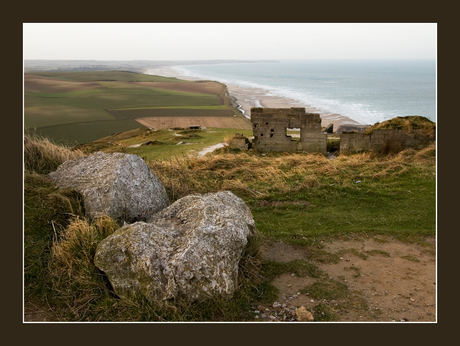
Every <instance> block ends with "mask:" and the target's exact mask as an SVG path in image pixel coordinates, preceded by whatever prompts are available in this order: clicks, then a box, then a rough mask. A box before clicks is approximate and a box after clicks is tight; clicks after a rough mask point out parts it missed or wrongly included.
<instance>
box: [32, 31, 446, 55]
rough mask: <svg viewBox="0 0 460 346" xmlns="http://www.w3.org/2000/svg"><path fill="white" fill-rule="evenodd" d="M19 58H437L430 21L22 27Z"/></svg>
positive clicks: (435, 34) (435, 41)
mask: <svg viewBox="0 0 460 346" xmlns="http://www.w3.org/2000/svg"><path fill="white" fill-rule="evenodd" d="M23 47H24V50H23V57H24V59H52V60H54V59H59V60H74V59H78V60H80V59H83V60H203V59H204V60H211V59H240V60H241V59H250V60H252V59H255V60H258V59H276V60H283V59H336V58H341V59H369V58H377V59H388V58H390V59H412V58H423V59H435V58H436V49H437V24H436V23H396V24H394V23H388V24H383V23H382V24H381V23H378V24H377V23H369V24H364V23H356V24H351V23H338V24H334V23H323V24H316V23H253V24H251V23H233V24H232V23H131V24H130V23H99V24H98V23H52V24H51V23H24V24H23Z"/></svg>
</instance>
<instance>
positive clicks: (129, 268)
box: [94, 191, 255, 301]
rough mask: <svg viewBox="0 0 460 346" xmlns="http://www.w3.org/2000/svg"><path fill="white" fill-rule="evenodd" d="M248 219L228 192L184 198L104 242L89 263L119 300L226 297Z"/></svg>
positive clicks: (248, 213) (247, 213) (233, 279)
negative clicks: (105, 278) (139, 295)
mask: <svg viewBox="0 0 460 346" xmlns="http://www.w3.org/2000/svg"><path fill="white" fill-rule="evenodd" d="M254 228H255V227H254V220H253V218H252V214H251V211H250V210H249V208H248V207H247V206H246V205H245V203H244V202H243V200H241V199H240V198H239V197H237V196H235V195H234V194H233V193H231V192H229V191H224V192H218V193H210V194H205V195H189V196H186V197H184V198H181V199H179V200H178V201H176V202H175V203H173V204H172V205H170V206H169V207H168V208H165V209H163V210H162V211H161V212H159V213H157V214H155V215H153V216H152V218H151V219H150V220H149V222H136V223H134V224H131V225H126V226H124V227H122V228H120V229H119V230H117V231H116V232H115V233H113V234H112V235H110V236H109V237H107V238H106V239H104V240H103V241H102V242H101V243H100V244H99V245H98V248H97V251H96V255H95V258H94V262H95V264H96V266H97V267H98V268H99V269H101V270H102V271H104V272H105V273H106V274H107V276H108V278H109V280H110V282H111V284H112V286H113V288H114V290H115V292H116V293H117V294H118V295H119V296H122V297H123V296H124V297H130V296H131V297H132V296H134V295H136V294H139V293H140V294H143V295H144V296H146V297H147V298H148V299H149V300H151V301H161V300H166V299H171V298H176V297H181V298H183V299H186V300H188V301H195V300H202V299H206V298H208V297H211V296H214V295H218V296H221V297H231V296H232V294H233V292H234V290H235V288H236V287H237V277H238V265H239V261H240V259H241V256H242V254H243V251H244V249H245V247H246V244H247V241H248V237H250V236H251V235H253V232H254Z"/></svg>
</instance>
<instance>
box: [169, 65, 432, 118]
mask: <svg viewBox="0 0 460 346" xmlns="http://www.w3.org/2000/svg"><path fill="white" fill-rule="evenodd" d="M171 68H173V69H174V70H175V71H176V72H177V73H178V74H180V75H182V76H185V77H190V78H197V79H205V80H215V81H218V82H222V83H224V84H227V85H239V86H241V87H249V88H258V89H263V90H264V91H265V93H266V95H274V96H280V97H285V98H289V99H292V100H295V101H298V102H301V103H303V104H305V105H308V106H311V107H315V108H316V109H318V110H319V111H320V113H321V114H340V115H342V116H345V117H348V118H350V119H353V120H355V121H356V122H358V123H360V124H375V123H377V122H382V121H385V120H388V119H391V118H394V117H398V116H399V117H404V116H409V115H418V116H423V117H426V118H428V119H430V120H431V121H434V122H436V118H437V112H436V61H435V60H422V59H420V60H333V59H331V60H280V61H279V62H253V63H225V64H209V65H205V64H203V65H183V66H171Z"/></svg>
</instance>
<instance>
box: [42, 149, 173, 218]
mask: <svg viewBox="0 0 460 346" xmlns="http://www.w3.org/2000/svg"><path fill="white" fill-rule="evenodd" d="M49 176H50V178H51V179H52V180H54V182H55V183H56V185H57V186H59V187H61V188H73V189H74V190H76V191H78V192H80V193H81V194H82V195H83V199H84V205H85V210H86V215H87V216H88V217H89V218H90V219H92V218H94V217H96V216H97V215H99V214H106V215H109V216H110V217H112V218H113V219H116V220H119V221H121V222H123V221H126V222H135V221H139V220H146V219H147V218H148V217H150V216H151V215H152V214H153V213H156V212H158V211H160V210H162V209H163V208H165V207H167V206H168V205H169V204H170V203H169V198H168V196H167V194H166V190H165V188H164V186H163V184H162V183H161V181H160V179H159V178H158V177H157V176H156V175H155V174H154V173H153V172H152V170H151V169H150V168H149V166H147V164H146V163H145V161H144V160H142V158H140V157H139V156H137V155H131V154H123V153H110V154H106V153H103V152H97V153H95V154H92V155H89V156H85V157H81V158H78V159H76V160H70V161H67V162H64V163H63V164H62V165H60V166H59V167H58V169H57V170H56V171H55V172H52V173H50V174H49Z"/></svg>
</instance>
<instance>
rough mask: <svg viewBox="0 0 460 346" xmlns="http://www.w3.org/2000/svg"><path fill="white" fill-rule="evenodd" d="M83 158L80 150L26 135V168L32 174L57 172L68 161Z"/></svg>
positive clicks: (32, 135)
mask: <svg viewBox="0 0 460 346" xmlns="http://www.w3.org/2000/svg"><path fill="white" fill-rule="evenodd" d="M81 156H83V152H81V151H80V150H72V149H70V148H68V147H64V146H61V145H57V144H54V143H53V142H51V141H50V140H49V139H47V138H42V137H39V136H37V135H34V134H29V133H27V132H26V133H24V168H25V169H26V170H28V171H31V172H36V173H40V174H46V173H50V172H53V171H55V170H56V169H57V168H58V166H59V165H61V164H62V163H64V162H65V161H68V160H74V159H76V158H78V157H81Z"/></svg>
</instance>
